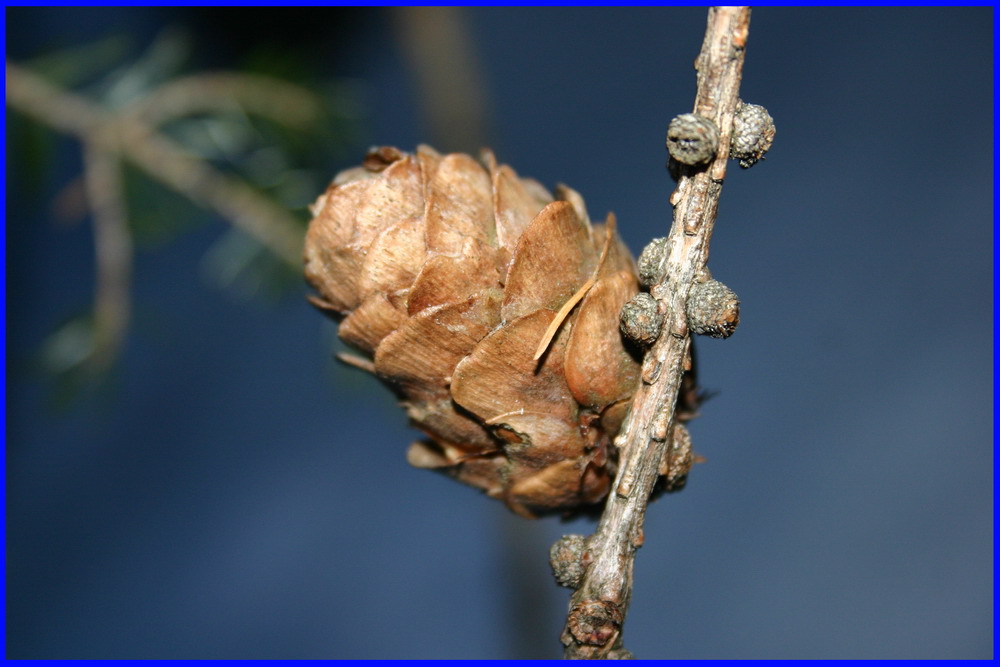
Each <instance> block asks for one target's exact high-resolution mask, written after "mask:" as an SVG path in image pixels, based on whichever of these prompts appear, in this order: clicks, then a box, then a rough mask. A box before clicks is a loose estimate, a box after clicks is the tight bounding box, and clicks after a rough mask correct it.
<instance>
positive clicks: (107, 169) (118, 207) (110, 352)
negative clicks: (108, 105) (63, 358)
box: [83, 141, 132, 374]
mask: <svg viewBox="0 0 1000 667" xmlns="http://www.w3.org/2000/svg"><path fill="white" fill-rule="evenodd" d="M83 163H84V171H83V175H84V184H85V186H86V191H87V203H88V204H89V207H90V213H91V216H92V217H93V221H94V254H95V256H96V260H97V261H96V265H97V287H96V288H95V291H94V345H93V350H92V352H91V354H90V356H89V357H88V360H87V361H88V365H89V367H90V368H91V369H92V370H93V371H94V372H96V373H98V374H99V373H102V372H104V371H105V370H107V368H108V367H109V366H110V365H111V364H112V363H113V362H114V360H115V358H116V357H117V356H118V351H119V349H120V348H121V344H122V341H123V340H124V338H125V332H126V331H127V329H128V321H129V316H130V313H131V310H132V298H131V284H132V235H131V233H130V232H129V228H128V218H127V215H126V212H125V192H124V187H123V184H122V174H121V164H120V163H119V161H118V160H117V159H116V158H115V157H114V156H113V155H112V154H110V153H108V152H107V151H104V150H102V149H101V148H100V147H99V146H97V145H95V143H94V142H92V141H86V142H84V144H83Z"/></svg>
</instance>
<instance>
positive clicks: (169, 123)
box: [7, 28, 363, 403]
mask: <svg viewBox="0 0 1000 667" xmlns="http://www.w3.org/2000/svg"><path fill="white" fill-rule="evenodd" d="M196 47H197V45H196V44H194V43H193V41H192V40H191V39H189V37H188V35H187V34H186V33H185V31H184V30H183V29H179V28H167V29H164V30H163V31H161V32H160V33H159V34H158V35H157V36H156V38H155V39H153V40H152V42H151V43H149V44H148V45H145V46H141V45H140V46H138V47H137V46H136V45H135V44H134V43H133V40H131V39H130V38H128V37H126V36H124V35H113V36H109V37H106V38H104V39H101V40H99V41H97V42H93V43H89V44H83V45H79V46H76V47H73V48H69V49H63V50H59V51H53V52H50V53H46V54H44V55H42V56H39V57H36V58H33V59H31V60H29V61H25V62H21V63H18V64H19V65H21V66H23V67H25V68H26V69H28V70H30V71H31V72H33V73H35V74H37V75H38V76H40V77H42V78H43V79H45V80H46V81H48V82H49V83H51V84H52V85H55V86H57V87H59V88H61V89H63V90H65V91H68V92H71V93H72V94H74V95H79V96H81V97H83V98H84V99H86V100H87V101H89V102H90V103H92V104H95V105H97V106H99V107H100V108H102V109H104V110H106V111H109V112H112V113H114V112H120V111H122V110H126V109H128V108H130V107H132V106H134V105H136V104H137V103H140V102H141V101H142V100H143V99H145V98H148V96H150V95H153V94H155V93H156V92H157V91H158V89H160V88H161V87H162V86H164V85H165V84H169V83H171V82H173V81H176V80H178V79H179V78H181V77H191V76H197V75H198V74H203V73H204V74H216V73H218V72H217V71H212V72H207V71H206V72H199V71H198V70H196V69H194V68H193V67H192V65H191V63H193V62H194V61H196V60H197V56H198V54H196V53H195V52H194V49H195V48H196ZM228 73H229V74H253V75H265V76H268V77H272V78H275V79H279V80H281V81H282V82H284V83H287V84H295V85H297V86H299V87H301V88H303V89H305V90H306V91H310V92H311V93H312V94H314V95H315V96H317V97H318V98H319V100H320V101H321V110H320V113H319V114H318V115H317V116H316V117H314V118H312V119H311V120H310V122H309V123H308V124H307V125H302V124H301V123H282V122H278V120H276V119H274V118H265V117H262V116H260V115H257V114H254V113H252V112H251V110H248V109H245V108H242V107H240V106H239V105H238V104H227V103H219V104H216V105H207V106H206V107H205V108H199V109H197V111H194V112H192V113H184V114H180V115H178V116H177V117H168V118H167V119H166V120H165V122H164V123H163V124H162V125H159V126H158V127H157V128H156V129H157V130H158V131H159V132H160V133H161V134H162V135H163V136H166V137H169V138H170V139H171V140H172V141H173V142H175V143H176V144H177V145H179V146H181V147H182V148H183V149H184V150H185V152H187V153H189V154H190V155H194V156H196V157H197V158H198V159H200V160H202V161H204V162H205V163H207V164H209V165H211V166H212V167H213V168H214V169H215V170H217V171H219V172H221V173H223V174H225V175H227V176H228V177H230V178H235V179H238V180H239V181H241V182H243V183H244V184H246V185H248V186H250V187H251V188H252V189H253V190H254V191H256V192H257V193H258V194H260V195H263V196H264V197H266V198H267V199H268V200H270V201H271V202H272V203H273V204H275V205H277V206H278V207H280V208H281V209H284V210H287V211H289V212H290V214H291V215H292V216H293V217H294V219H295V220H296V221H297V222H298V223H299V224H300V226H301V230H302V233H303V235H304V233H305V227H306V223H307V221H308V219H309V213H308V210H307V208H306V207H307V206H308V204H310V203H311V202H312V201H313V200H314V199H315V198H316V196H317V195H318V194H319V193H321V192H322V190H323V189H324V188H325V186H326V184H327V183H328V182H329V179H330V177H331V175H332V173H333V170H334V167H335V165H338V164H342V163H343V162H344V161H345V160H347V159H348V158H349V157H350V156H351V155H352V154H354V153H356V152H357V150H358V146H359V144H360V142H361V140H362V118H363V109H362V107H361V104H360V102H359V99H360V94H359V93H358V91H357V90H356V89H355V88H354V87H352V85H351V84H350V83H347V82H341V81H329V80H323V78H322V77H321V76H319V74H318V73H317V72H316V69H315V67H314V65H313V64H312V63H310V62H307V61H306V60H305V59H304V57H303V56H302V55H301V54H298V53H296V52H294V51H291V50H289V51H282V52H276V51H275V50H274V49H267V48H264V49H256V50H255V49H252V48H251V50H250V51H249V52H247V54H246V55H245V56H244V57H243V59H242V61H241V62H239V63H237V66H236V67H235V68H234V69H231V70H228ZM196 106H197V105H196ZM9 108H12V109H13V110H14V111H16V109H14V108H13V107H9ZM7 137H8V141H9V144H8V145H9V147H10V152H9V153H8V170H10V169H11V167H12V166H13V164H14V163H13V162H12V159H13V158H12V157H10V156H12V155H16V156H17V158H16V159H17V162H16V168H17V171H18V179H19V183H20V184H22V185H23V186H24V187H23V188H22V190H21V191H20V192H19V196H21V197H37V196H39V194H40V193H41V192H43V191H45V188H44V187H43V184H45V183H47V182H50V181H51V180H52V179H56V178H60V179H62V178H65V176H64V175H63V173H62V172H63V170H65V165H66V164H67V163H69V162H67V161H66V155H68V153H64V152H61V151H63V150H64V149H65V148H66V147H67V145H68V143H64V142H73V143H77V146H76V147H74V149H73V150H78V145H79V144H78V142H77V140H76V139H66V138H65V137H63V136H61V135H59V134H58V133H57V132H56V131H55V130H53V129H51V128H48V127H46V126H45V125H44V124H42V123H39V122H38V121H36V120H35V119H33V118H32V119H29V118H27V117H26V116H22V115H20V114H17V113H13V114H8V129H7ZM59 160H63V163H62V164H60V163H59ZM57 167H58V168H57ZM121 167H122V169H123V185H124V199H125V202H124V204H125V210H126V215H127V221H128V231H129V234H130V236H131V239H132V241H133V242H134V244H135V246H136V247H137V248H138V249H140V250H142V251H145V252H150V251H156V250H158V249H162V248H163V247H165V246H166V245H167V244H170V243H171V242H173V241H175V240H177V239H178V238H180V237H182V236H184V235H185V234H189V233H191V232H193V231H195V230H199V229H202V228H204V227H205V226H206V225H208V224H217V223H218V220H219V218H218V216H217V215H216V214H215V213H213V212H211V211H208V210H206V209H205V208H203V207H202V206H201V205H200V204H199V203H198V202H192V201H191V200H189V199H187V198H186V197H184V196H183V195H181V194H178V193H177V192H175V191H174V190H171V189H169V188H168V187H166V186H164V185H163V184H161V183H160V182H158V181H156V180H154V179H153V178H151V177H150V176H149V175H148V174H146V173H145V172H143V171H141V170H139V169H137V168H135V167H132V166H131V165H130V164H128V163H127V162H125V161H122V162H121ZM82 183H83V180H82V178H80V177H76V178H75V180H72V181H70V182H68V183H59V184H58V185H57V188H61V189H62V192H61V193H60V194H59V195H58V196H57V197H56V201H55V202H49V203H47V204H46V203H44V202H39V205H38V208H39V210H51V211H53V212H54V213H55V216H56V217H61V218H63V219H64V221H66V220H79V219H81V218H84V217H86V216H87V209H86V206H87V205H86V197H85V196H84V189H83V185H82ZM81 251H85V252H90V251H91V249H89V248H88V249H86V250H83V249H81ZM135 258H136V260H137V261H142V253H139V254H137V255H136V256H135ZM198 270H199V272H200V274H201V275H202V276H203V278H204V280H205V282H206V283H207V284H209V285H212V286H214V287H216V288H218V289H222V290H225V291H226V292H227V293H228V294H230V295H232V296H233V297H235V298H237V299H239V300H243V301H246V300H262V301H265V302H266V301H271V300H274V299H276V298H280V297H282V296H284V295H287V294H289V293H290V292H291V291H293V290H297V289H301V287H302V285H303V280H302V274H301V271H300V270H299V268H298V267H296V266H292V265H290V264H289V263H288V262H287V261H283V260H282V259H281V258H280V257H278V256H276V255H275V254H274V253H273V252H272V251H271V250H270V249H269V248H267V247H266V246H264V245H262V244H261V243H260V242H259V241H258V240H257V239H255V238H253V237H251V236H249V235H248V234H246V233H244V232H243V231H241V230H240V229H238V228H237V227H233V226H230V227H228V228H226V229H224V230H223V231H222V232H221V233H220V235H219V236H218V238H217V239H216V241H215V242H214V243H213V244H212V245H211V246H210V247H209V248H208V249H207V251H206V252H205V254H204V256H203V258H202V261H201V265H200V267H198ZM88 305H89V304H84V303H82V304H80V306H79V308H76V309H75V312H74V313H67V314H66V316H65V319H64V320H63V323H62V325H61V326H59V327H58V328H56V329H55V330H54V331H53V332H52V333H51V334H50V335H49V336H48V337H47V338H46V340H45V341H43V343H42V345H41V346H40V350H39V357H38V359H37V361H38V362H39V363H38V367H40V368H41V369H42V370H43V371H44V373H45V374H46V375H48V376H50V377H53V378H55V379H56V380H58V381H57V382H56V384H55V387H54V398H56V399H57V401H58V402H60V403H64V402H65V401H66V399H67V398H69V397H72V396H75V395H77V394H79V393H80V392H81V391H83V390H84V389H86V390H87V392H88V393H91V392H92V391H93V389H94V388H95V386H104V387H107V386H108V385H109V382H108V380H110V379H111V376H112V375H113V373H114V368H113V367H111V368H107V369H104V370H103V371H102V372H101V373H100V377H92V376H91V375H92V374H90V373H88V372H87V371H86V361H87V359H88V357H89V356H90V354H91V353H92V352H93V349H94V347H95V342H94V341H95V338H96V336H95V317H94V314H93V313H92V312H90V311H89V310H87V308H88ZM136 305H137V306H138V307H140V308H141V304H136Z"/></svg>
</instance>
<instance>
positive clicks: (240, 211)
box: [6, 32, 349, 380]
mask: <svg viewBox="0 0 1000 667" xmlns="http://www.w3.org/2000/svg"><path fill="white" fill-rule="evenodd" d="M105 46H107V45H105ZM182 50H183V44H182V43H181V40H178V39H177V35H176V33H169V32H168V33H165V36H163V35H161V37H160V38H159V39H157V40H156V41H155V42H154V44H153V45H152V46H151V47H150V48H149V49H148V50H147V52H146V53H145V54H143V55H142V56H140V57H139V58H138V59H137V60H136V61H134V62H132V63H130V64H126V65H124V66H122V67H119V68H117V69H115V70H112V71H111V73H110V74H108V75H107V76H106V77H105V78H104V79H103V81H102V82H101V83H100V85H99V86H91V89H92V90H93V89H95V88H96V90H97V94H94V93H93V92H90V94H87V93H85V92H82V91H79V90H71V89H70V88H69V87H68V85H60V84H59V83H56V82H55V81H53V80H52V79H60V78H61V79H63V80H65V81H66V83H67V84H69V83H73V82H74V81H76V80H79V79H81V78H83V75H84V72H82V71H81V66H80V64H79V62H77V61H75V60H74V58H73V56H74V54H73V53H72V52H70V53H67V54H56V55H50V56H46V57H44V58H41V59H38V60H37V61H36V62H37V64H38V68H39V69H42V70H45V71H47V72H48V73H49V74H50V75H51V77H52V79H50V78H47V77H43V76H42V75H41V74H39V73H38V72H37V71H35V70H33V69H30V68H28V67H25V66H23V65H21V64H16V63H12V62H10V61H8V62H7V64H6V76H7V104H8V106H9V107H10V108H11V109H13V110H16V111H18V112H20V113H22V114H24V115H26V116H28V117H30V118H32V119H33V120H35V121H36V122H38V123H40V124H42V125H43V126H44V127H46V128H49V129H51V130H55V131H57V132H60V133H63V134H67V135H70V136H72V137H74V138H75V139H77V140H78V141H79V142H80V144H81V150H82V155H83V174H82V177H81V179H80V180H77V181H74V182H72V183H70V184H69V185H68V186H67V187H66V188H64V189H63V191H62V192H61V193H60V195H59V196H58V197H57V202H56V204H57V208H58V209H59V210H62V211H63V212H66V211H67V210H72V209H73V208H78V207H79V206H80V204H82V205H83V206H85V207H86V210H87V211H89V213H90V220H91V222H92V224H93V229H94V250H95V259H96V286H95V296H94V303H93V308H92V313H91V315H90V317H89V318H85V320H86V321H85V322H81V321H80V320H76V321H73V322H70V323H69V324H68V325H67V326H66V327H63V329H61V330H60V331H58V332H56V333H55V334H53V336H52V337H51V338H50V340H49V341H48V342H47V344H46V348H47V349H46V354H44V356H45V357H46V365H47V367H48V368H49V370H52V371H54V372H56V373H80V374H81V375H82V376H84V377H87V378H91V379H97V380H100V379H101V378H103V377H104V376H105V375H106V373H107V372H108V371H109V370H110V369H111V368H112V367H113V365H114V362H115V360H116V359H117V358H118V356H119V353H120V351H121V348H122V345H123V342H124V340H125V338H126V334H127V331H128V326H129V319H130V313H131V310H132V308H131V291H132V290H131V274H132V264H133V259H134V253H133V245H134V243H133V236H134V234H135V232H136V224H135V221H134V220H132V219H131V218H132V216H133V215H134V214H138V212H142V211H144V210H148V209H151V208H154V206H153V205H151V204H152V203H151V202H149V201H145V199H148V197H143V198H142V199H143V201H134V202H131V203H130V202H129V199H130V197H129V194H128V188H127V187H126V179H125V166H126V164H128V165H132V166H134V167H138V169H139V170H140V171H141V172H143V173H144V174H145V175H147V176H149V177H151V178H152V179H153V180H155V181H157V182H159V183H160V184H162V185H164V186H166V187H167V188H168V189H169V190H171V191H173V192H174V193H176V194H179V195H181V196H182V197H183V198H185V199H186V200H188V201H189V202H191V203H193V204H195V205H197V206H199V207H201V208H204V209H208V210H209V211H212V212H214V213H216V214H218V215H219V216H220V217H221V218H222V219H223V220H225V221H226V222H228V223H229V224H230V225H231V226H232V228H233V229H234V230H237V231H238V232H239V234H238V235H237V238H232V237H227V238H224V239H223V240H222V243H221V250H220V249H218V248H216V249H213V251H210V253H209V256H208V259H209V261H210V263H211V265H212V266H213V267H214V268H215V269H216V270H217V271H222V272H225V273H228V274H230V276H229V277H232V275H234V274H236V273H238V272H239V270H240V268H245V267H246V266H247V265H249V264H250V263H252V262H253V261H254V260H255V259H257V256H258V255H260V254H263V255H266V256H268V257H271V258H273V259H272V260H271V261H272V263H273V262H274V261H277V262H278V263H279V264H281V265H284V269H283V270H284V271H287V272H288V273H289V274H293V275H295V276H296V282H298V275H299V274H300V267H301V248H302V239H303V235H304V216H303V217H302V218H299V217H296V216H295V215H293V213H292V212H291V210H292V209H296V208H298V209H304V205H305V204H306V203H308V201H310V200H311V197H312V196H314V195H315V194H316V192H318V191H320V190H321V188H322V182H316V179H312V180H310V179H306V180H310V182H308V183H307V184H299V187H295V186H294V185H293V187H292V188H291V190H292V191H294V192H295V194H294V195H293V196H292V197H291V198H290V197H289V196H288V192H287V190H288V189H289V188H287V187H286V188H285V189H286V191H285V192H281V191H278V190H277V188H275V187H274V186H275V185H276V184H278V183H280V182H282V181H288V180H289V179H294V178H295V177H296V176H302V174H301V173H300V172H301V171H302V170H301V168H300V169H298V170H296V168H295V162H297V161H298V160H297V159H296V158H295V157H293V156H292V155H290V153H291V151H292V148H291V146H290V144H292V143H295V142H298V143H302V142H303V138H305V143H307V144H308V143H313V144H323V143H324V142H323V132H324V131H326V130H328V129H329V125H331V122H330V121H331V109H330V104H329V102H328V101H327V100H326V99H325V98H324V97H323V96H322V95H320V94H318V93H316V92H313V91H312V90H310V89H309V88H308V87H306V86H304V85H298V84H296V83H291V82H289V81H286V80H283V79H280V78H277V77H273V76H265V75H261V74H256V73H251V72H205V73H197V74H193V75H187V76H176V75H173V73H172V72H169V70H170V69H173V68H174V67H175V66H176V65H177V63H178V62H179V60H180V55H179V52H180V51H182ZM79 53H83V54H86V55H93V54H95V53H98V54H103V55H104V57H105V59H106V56H107V53H108V49H107V48H100V47H99V46H93V45H91V46H89V47H83V48H82V49H80V50H79ZM60 56H61V57H60ZM78 60H79V59H78ZM102 67H106V64H104V63H102ZM250 115H253V116H256V117H258V118H260V119H263V120H265V121H270V122H272V123H274V124H276V125H278V126H279V127H281V128H284V129H285V130H287V131H289V132H290V135H288V136H286V137H282V136H277V137H274V136H269V135H267V134H266V133H265V132H263V131H261V129H260V128H259V127H257V126H256V125H254V124H253V123H252V122H251V121H250V119H249V116H250ZM341 120H343V121H344V122H342V123H341V125H344V126H347V125H349V120H344V119H341ZM333 124H335V123H333ZM327 143H329V142H327ZM326 148H327V150H325V151H323V153H325V154H326V155H325V158H327V159H328V158H329V155H328V153H329V152H330V151H329V146H327V147H326ZM285 185H286V186H287V185H288V184H287V183H285ZM269 189H270V191H268V190H269ZM81 194H82V195H85V197H80V195H81ZM304 197H305V198H304ZM82 199H85V202H82V201H80V200H82ZM290 199H292V200H291V201H290ZM170 224H172V225H175V226H177V227H184V226H185V225H184V224H183V222H182V221H180V220H178V221H172V222H171V223H170ZM251 239H252V242H249V241H250V240H251ZM233 260H235V262H236V263H237V264H238V265H239V266H237V267H235V268H234V267H233V266H227V264H231V263H232V261H233Z"/></svg>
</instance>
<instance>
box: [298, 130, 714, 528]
mask: <svg viewBox="0 0 1000 667" xmlns="http://www.w3.org/2000/svg"><path fill="white" fill-rule="evenodd" d="M312 212H313V215H314V216H315V217H314V218H313V220H312V222H311V223H310V226H309V231H308V233H307V236H306V245H305V274H306V278H307V280H308V281H309V283H310V284H311V285H312V286H313V287H314V288H315V289H316V291H317V292H318V297H314V298H313V299H312V300H313V302H314V303H315V304H316V305H317V306H319V307H320V308H321V309H322V310H323V312H325V313H327V314H330V315H333V316H334V317H336V318H337V319H338V320H340V322H341V324H340V331H339V333H340V337H341V338H342V339H343V340H344V341H345V342H346V343H347V344H348V345H350V346H351V347H353V348H355V349H356V350H358V351H359V352H360V353H362V354H364V355H365V356H367V357H368V359H370V360H371V361H373V366H372V367H373V368H374V370H375V373H376V374H377V375H378V377H379V378H380V379H381V380H383V381H384V382H385V383H386V384H387V385H389V386H390V387H391V388H392V389H393V391H394V392H395V394H396V395H397V396H398V397H399V398H400V400H401V403H402V405H403V407H404V408H405V409H406V412H407V415H408V416H409V418H410V421H411V423H412V424H413V425H414V426H415V427H416V428H418V429H420V430H421V431H422V432H423V433H424V434H425V435H426V439H424V440H421V441H419V442H415V443H413V444H412V445H411V446H410V450H409V452H408V454H407V459H408V460H409V462H410V463H411V464H413V465H414V466H416V467H421V468H430V469H435V470H438V471H441V472H444V473H445V474H448V475H449V476H452V477H454V478H456V479H458V480H459V481H462V482H464V483H466V484H469V485H471V486H474V487H477V488H479V489H481V490H483V491H484V492H486V493H487V494H488V495H490V496H492V497H496V498H499V499H501V500H503V501H504V502H505V503H506V504H507V505H508V506H509V507H510V508H511V509H512V510H514V511H515V512H517V513H518V514H521V515H523V516H537V515H539V514H544V513H551V512H561V513H570V512H573V511H575V510H579V509H583V508H586V507H588V506H592V505H594V504H595V503H598V502H600V501H601V500H602V499H603V498H604V496H606V495H607V492H608V489H609V488H610V482H611V479H612V478H613V476H614V472H615V467H616V464H617V451H616V450H615V447H614V445H613V444H612V440H613V438H614V436H615V435H616V432H617V429H618V428H619V427H620V424H621V422H622V419H623V418H624V416H625V413H626V412H627V406H628V403H629V400H630V399H631V397H632V394H633V393H634V392H635V389H636V387H637V386H638V383H639V382H640V381H641V380H640V378H639V376H640V367H639V360H637V358H636V352H635V350H633V349H630V348H628V347H627V346H626V344H625V343H623V341H622V339H621V336H620V334H619V329H618V313H619V311H620V310H621V307H622V305H623V304H625V303H626V302H627V301H628V300H629V299H631V298H632V296H634V295H635V294H636V293H637V291H638V281H637V278H636V270H635V263H634V261H633V260H632V256H631V254H630V253H629V252H628V250H627V249H626V248H625V246H624V244H623V243H622V242H621V240H620V239H619V238H618V236H617V233H616V232H615V231H614V229H615V228H614V221H613V218H612V219H609V220H608V222H607V223H606V224H605V225H591V223H590V216H589V215H588V214H587V211H586V207H585V205H584V202H583V198H582V197H581V196H580V195H579V194H578V193H577V192H575V191H573V190H571V189H570V188H567V187H566V186H559V187H558V188H557V189H556V196H555V197H553V196H552V195H551V194H550V193H549V191H548V190H546V189H545V188H544V187H542V186H541V185H540V184H539V183H537V182H536V181H533V180H531V179H526V178H521V177H520V176H518V174H517V172H515V171H514V170H513V169H511V168H510V167H509V166H507V165H499V164H497V162H496V159H495V158H494V157H493V154H492V153H490V152H489V151H485V152H484V154H483V161H482V162H479V161H477V160H475V159H474V158H472V157H470V156H468V155H462V154H452V155H441V154H439V153H437V152H436V151H434V150H433V149H431V148H429V147H426V146H421V147H419V148H418V149H417V151H416V153H415V154H408V153H404V152H402V151H399V150H397V149H395V148H391V147H381V148H377V149H373V151H372V152H371V153H369V155H368V157H367V158H366V160H365V162H364V166H363V167H355V168H352V169H349V170H345V171H344V172H341V173H340V174H339V175H338V176H337V177H336V178H335V179H334V181H333V183H332V184H331V185H330V187H329V188H327V190H326V192H325V193H323V195H321V196H320V197H319V198H318V199H317V201H316V203H315V204H314V206H313V207H312ZM691 382H692V383H693V379H692V380H691ZM682 400H683V399H682ZM696 407H697V406H696V405H691V406H688V410H687V411H686V412H687V413H689V414H693V413H694V412H695V411H696ZM608 429H614V430H608Z"/></svg>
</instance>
